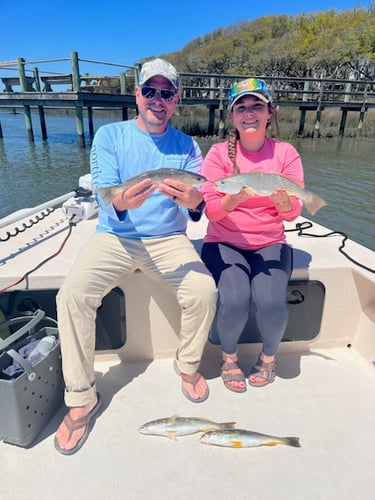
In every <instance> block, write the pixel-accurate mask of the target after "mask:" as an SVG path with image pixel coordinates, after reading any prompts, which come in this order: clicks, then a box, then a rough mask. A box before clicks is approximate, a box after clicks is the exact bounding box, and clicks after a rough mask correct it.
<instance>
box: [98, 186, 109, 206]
mask: <svg viewBox="0 0 375 500" xmlns="http://www.w3.org/2000/svg"><path fill="white" fill-rule="evenodd" d="M96 192H97V193H98V194H99V195H100V197H101V198H102V200H103V201H104V204H105V205H109V204H110V203H111V201H112V188H110V187H102V188H97V190H96Z"/></svg>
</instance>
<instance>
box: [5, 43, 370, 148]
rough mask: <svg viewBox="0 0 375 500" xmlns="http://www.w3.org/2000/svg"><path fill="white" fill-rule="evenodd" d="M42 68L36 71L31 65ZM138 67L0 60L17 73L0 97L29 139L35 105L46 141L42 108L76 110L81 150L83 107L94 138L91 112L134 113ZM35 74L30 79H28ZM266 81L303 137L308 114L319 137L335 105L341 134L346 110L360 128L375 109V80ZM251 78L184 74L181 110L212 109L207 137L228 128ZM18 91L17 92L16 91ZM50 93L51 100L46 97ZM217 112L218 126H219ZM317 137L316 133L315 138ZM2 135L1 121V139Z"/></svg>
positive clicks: (82, 61)
mask: <svg viewBox="0 0 375 500" xmlns="http://www.w3.org/2000/svg"><path fill="white" fill-rule="evenodd" d="M56 62H58V63H60V62H62V63H64V64H65V68H66V66H67V65H68V71H66V70H65V72H64V73H56V72H55V73H51V72H50V71H45V70H42V69H41V67H40V65H44V64H52V63H56ZM35 64H39V66H38V67H32V68H31V69H30V66H32V65H35ZM88 65H89V66H90V65H95V69H96V71H95V73H94V74H90V72H88V73H84V74H82V71H81V69H82V68H83V66H88ZM98 65H99V66H100V67H102V65H104V66H105V67H106V70H105V72H103V73H104V74H103V73H102V74H100V73H101V72H99V74H98V71H97V67H98ZM109 67H115V68H116V71H117V72H116V73H115V74H108V73H110V71H109V70H108V68H109ZM140 69H141V65H140V64H136V65H133V66H129V65H123V64H115V63H108V62H101V61H94V60H89V59H81V58H79V57H78V53H77V52H72V53H71V55H70V58H64V59H50V60H44V61H25V60H24V59H22V58H19V59H17V60H15V61H5V62H0V70H4V71H11V70H12V71H13V73H14V74H13V75H12V76H4V77H3V76H2V75H1V74H0V76H1V80H2V83H3V84H4V87H5V88H4V90H3V92H2V93H0V108H1V107H20V106H22V107H23V111H24V115H25V121H26V129H27V132H28V136H29V139H30V140H32V141H33V140H34V138H33V131H32V123H31V112H30V108H31V107H37V108H38V110H39V115H40V121H41V130H42V137H43V139H46V138H47V131H46V127H45V119H44V108H43V106H47V105H48V106H49V107H60V108H61V107H74V109H75V113H76V119H77V134H78V142H79V145H80V146H84V145H85V139H84V133H83V109H84V108H87V112H88V117H89V129H90V136H91V135H92V133H93V123H92V110H93V108H99V107H100V108H106V107H107V108H120V109H121V110H122V117H123V119H127V116H128V109H129V108H134V109H136V102H135V95H134V86H135V85H136V84H137V82H138V81H139V79H138V76H139V71H140ZM27 72H31V73H32V76H30V75H26V73H27ZM251 76H252V77H255V78H262V79H264V80H265V82H266V84H267V85H268V87H269V89H270V92H271V95H272V97H273V102H274V104H275V105H276V106H280V107H282V106H285V107H297V108H298V109H299V111H300V124H299V129H298V134H299V135H302V133H303V130H304V124H305V116H306V113H307V112H310V111H314V112H315V113H316V116H315V132H314V135H318V136H319V134H320V133H319V129H320V120H321V114H322V111H323V110H324V109H325V108H329V107H331V108H332V107H336V108H339V109H340V111H341V122H340V129H339V135H343V134H344V129H345V123H346V117H347V114H348V112H350V111H355V112H358V113H359V120H358V129H360V128H361V127H362V124H363V122H364V118H365V113H366V112H367V110H368V109H369V108H375V81H374V79H372V80H371V79H357V80H354V79H332V78H312V77H304V78H300V77H286V76H272V75H271V76H268V75H251ZM247 77H249V75H248V76H247V75H227V74H201V73H185V72H181V73H180V102H179V105H180V106H202V107H206V108H207V109H208V115H209V116H208V135H213V134H214V133H215V132H214V131H215V130H219V133H218V135H219V136H220V135H221V134H222V133H223V130H224V121H225V115H226V112H227V108H228V99H227V96H228V91H229V88H230V87H231V85H232V84H233V83H235V82H237V81H240V80H244V79H246V78H247ZM15 87H17V89H15ZM61 87H64V88H63V89H62V90H61ZM47 94H48V98H47ZM217 114H219V125H218V127H216V126H215V120H217V118H218V117H217ZM315 133H316V134H315ZM1 137H2V131H1V123H0V138H1Z"/></svg>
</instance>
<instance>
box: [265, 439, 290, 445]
mask: <svg viewBox="0 0 375 500" xmlns="http://www.w3.org/2000/svg"><path fill="white" fill-rule="evenodd" d="M277 444H286V443H284V440H281V439H270V440H269V441H267V442H266V443H264V446H276V445H277Z"/></svg>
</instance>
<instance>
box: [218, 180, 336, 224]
mask: <svg viewBox="0 0 375 500" xmlns="http://www.w3.org/2000/svg"><path fill="white" fill-rule="evenodd" d="M214 187H215V189H216V190H217V191H219V192H221V193H228V194H236V193H239V192H240V191H241V189H245V190H246V191H247V193H248V194H249V195H255V194H257V195H265V196H269V195H271V194H272V193H273V192H274V191H275V190H277V189H284V190H285V191H286V192H287V194H288V196H297V197H298V198H300V199H301V200H302V202H303V204H304V205H305V207H306V210H307V211H308V212H309V213H310V214H311V215H314V214H315V213H316V212H317V211H318V210H319V209H320V208H322V207H324V206H325V205H327V202H326V201H325V200H323V198H320V196H317V195H316V194H314V193H312V192H311V191H306V190H305V189H303V188H301V187H300V186H299V185H298V184H297V183H296V182H294V181H292V180H291V179H289V178H288V177H285V176H284V175H279V174H273V173H266V172H247V173H243V174H236V175H229V176H228V177H223V178H221V179H218V180H217V181H216V182H215V183H214Z"/></svg>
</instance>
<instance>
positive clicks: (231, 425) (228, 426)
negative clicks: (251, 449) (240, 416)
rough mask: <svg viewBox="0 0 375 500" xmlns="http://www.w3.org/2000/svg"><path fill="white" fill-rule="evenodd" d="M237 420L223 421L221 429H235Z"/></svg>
mask: <svg viewBox="0 0 375 500" xmlns="http://www.w3.org/2000/svg"><path fill="white" fill-rule="evenodd" d="M236 423H237V422H222V423H221V424H219V425H220V428H221V429H234V428H235V427H236Z"/></svg>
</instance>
